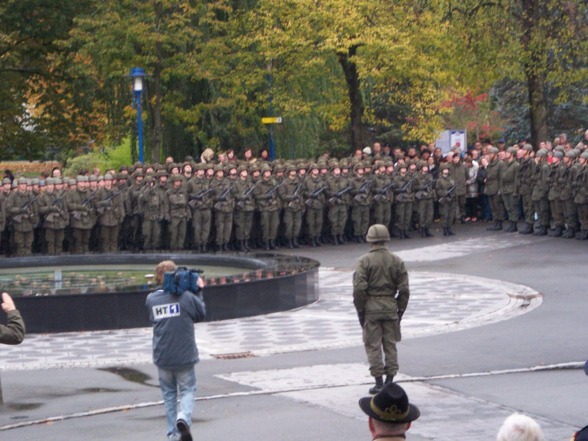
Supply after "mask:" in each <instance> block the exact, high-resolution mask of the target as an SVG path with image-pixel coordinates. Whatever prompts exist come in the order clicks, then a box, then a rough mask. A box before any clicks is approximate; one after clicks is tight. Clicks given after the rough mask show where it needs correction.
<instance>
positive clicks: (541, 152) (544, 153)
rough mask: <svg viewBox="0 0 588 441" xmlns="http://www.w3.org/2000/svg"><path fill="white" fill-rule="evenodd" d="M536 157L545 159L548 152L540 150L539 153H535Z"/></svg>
mask: <svg viewBox="0 0 588 441" xmlns="http://www.w3.org/2000/svg"><path fill="white" fill-rule="evenodd" d="M535 156H537V157H539V158H545V157H547V150H545V149H539V150H537V153H535Z"/></svg>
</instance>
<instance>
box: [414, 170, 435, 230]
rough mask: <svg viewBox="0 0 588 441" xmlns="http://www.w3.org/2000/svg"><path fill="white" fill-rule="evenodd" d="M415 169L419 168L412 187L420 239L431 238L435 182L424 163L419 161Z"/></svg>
mask: <svg viewBox="0 0 588 441" xmlns="http://www.w3.org/2000/svg"><path fill="white" fill-rule="evenodd" d="M417 167H418V168H419V173H418V174H417V175H416V177H415V180H414V182H413V184H412V185H413V189H414V198H415V201H416V205H417V210H418V213H419V226H420V230H421V237H433V234H432V233H431V225H433V211H434V205H433V204H434V200H435V189H434V185H435V182H434V180H433V176H432V175H431V174H430V173H429V166H428V165H427V163H426V162H423V161H419V164H418V165H417Z"/></svg>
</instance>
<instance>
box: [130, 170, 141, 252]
mask: <svg viewBox="0 0 588 441" xmlns="http://www.w3.org/2000/svg"><path fill="white" fill-rule="evenodd" d="M132 179H133V181H132V182H133V183H132V184H131V186H130V187H129V189H128V191H127V200H128V205H127V206H128V207H129V210H130V211H129V213H130V227H129V228H130V236H131V237H130V239H129V240H130V247H131V250H133V251H140V250H143V233H142V229H143V220H142V219H141V211H142V210H141V206H140V202H139V198H140V196H141V191H142V190H143V181H144V179H145V178H144V176H143V174H141V173H139V172H134V173H133V175H132ZM127 214H128V213H127Z"/></svg>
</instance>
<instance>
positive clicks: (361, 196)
mask: <svg viewBox="0 0 588 441" xmlns="http://www.w3.org/2000/svg"><path fill="white" fill-rule="evenodd" d="M373 183H374V181H373V180H372V179H370V180H369V181H365V182H364V183H363V184H361V187H359V189H358V190H357V194H356V195H355V196H354V197H353V199H355V200H356V201H358V202H361V201H364V200H365V199H366V198H367V194H366V193H367V191H368V189H369V188H370V187H371V186H372V185H373Z"/></svg>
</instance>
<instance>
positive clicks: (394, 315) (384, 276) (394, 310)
mask: <svg viewBox="0 0 588 441" xmlns="http://www.w3.org/2000/svg"><path fill="white" fill-rule="evenodd" d="M409 297H410V289H409V286H408V272H407V271H406V267H405V266H404V262H403V261H402V259H400V258H399V257H398V256H396V255H394V254H392V253H391V252H390V251H388V248H386V246H385V245H381V246H374V247H373V248H372V249H371V250H370V252H369V253H367V254H364V255H363V256H361V257H360V258H359V262H358V264H357V268H356V270H355V274H354V275H353V304H354V305H355V309H356V310H357V312H359V313H365V317H366V320H368V319H370V318H373V319H375V320H378V319H388V320H398V318H399V317H398V311H404V310H405V309H406V306H407V305H408V298H409Z"/></svg>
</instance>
